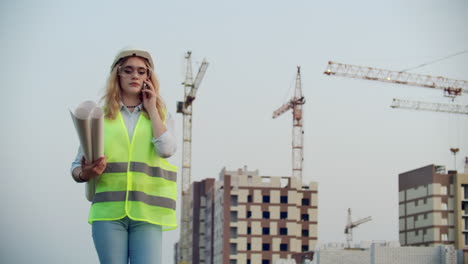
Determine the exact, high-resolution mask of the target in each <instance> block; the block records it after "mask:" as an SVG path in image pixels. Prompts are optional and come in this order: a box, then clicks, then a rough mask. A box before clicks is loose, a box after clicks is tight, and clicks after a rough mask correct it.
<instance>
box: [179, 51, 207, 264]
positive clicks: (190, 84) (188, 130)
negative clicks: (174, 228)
mask: <svg viewBox="0 0 468 264" xmlns="http://www.w3.org/2000/svg"><path fill="white" fill-rule="evenodd" d="M185 59H186V63H187V65H186V67H187V68H186V73H185V81H184V82H183V83H182V84H183V85H184V101H183V102H177V113H181V114H182V115H183V119H184V121H183V148H182V215H181V230H180V239H179V244H178V245H179V249H178V251H179V253H180V254H178V256H179V263H181V264H185V263H190V260H189V252H190V250H189V247H190V242H189V241H190V228H189V224H190V201H191V198H190V193H191V192H190V182H191V169H192V102H193V101H194V100H195V98H196V94H197V91H198V87H199V86H200V83H201V81H202V80H203V77H204V76H205V72H206V69H207V68H208V65H209V63H208V62H207V61H206V60H203V62H202V64H201V65H200V68H199V69H198V73H197V76H196V77H195V81H193V77H192V52H191V51H188V52H187V54H186V55H185Z"/></svg>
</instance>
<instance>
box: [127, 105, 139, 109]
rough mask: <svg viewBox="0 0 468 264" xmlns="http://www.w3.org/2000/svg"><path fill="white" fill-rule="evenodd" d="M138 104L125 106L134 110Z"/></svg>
mask: <svg viewBox="0 0 468 264" xmlns="http://www.w3.org/2000/svg"><path fill="white" fill-rule="evenodd" d="M139 105H140V104H137V105H126V107H127V108H135V107H137V106H139Z"/></svg>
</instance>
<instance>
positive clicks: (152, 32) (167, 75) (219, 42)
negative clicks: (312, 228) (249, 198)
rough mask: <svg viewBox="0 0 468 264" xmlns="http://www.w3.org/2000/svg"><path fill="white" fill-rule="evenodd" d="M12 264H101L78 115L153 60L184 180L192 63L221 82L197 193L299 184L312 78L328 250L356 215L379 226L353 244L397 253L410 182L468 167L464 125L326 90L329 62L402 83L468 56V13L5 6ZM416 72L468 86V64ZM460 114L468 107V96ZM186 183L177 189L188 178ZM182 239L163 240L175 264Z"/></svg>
mask: <svg viewBox="0 0 468 264" xmlns="http://www.w3.org/2000/svg"><path fill="white" fill-rule="evenodd" d="M0 12H1V14H0V43H1V49H0V57H1V58H2V61H3V63H2V64H1V65H0V73H1V76H2V78H1V79H2V91H4V93H6V96H5V95H4V96H3V97H2V98H4V100H5V101H4V104H3V107H4V110H5V113H4V114H3V115H1V117H0V122H1V124H2V128H3V129H2V131H1V133H2V134H1V139H2V141H1V142H2V143H1V144H2V145H1V152H0V153H1V159H0V160H1V169H2V171H3V182H2V186H3V190H2V192H0V199H1V201H2V203H1V205H0V209H1V211H2V220H1V225H0V232H1V234H2V239H1V240H0V262H2V263H98V261H97V256H96V253H95V250H94V245H93V242H92V238H91V229H90V226H89V224H88V223H87V216H88V209H89V203H88V202H87V201H86V200H85V197H84V186H83V185H80V184H76V183H75V182H73V180H72V179H71V176H70V172H69V170H70V164H71V162H72V160H73V159H74V157H75V155H76V151H77V148H78V144H79V143H78V138H77V136H76V132H75V130H74V127H73V124H72V121H71V119H70V116H69V113H68V109H69V108H73V107H75V106H76V105H78V104H79V103H80V102H82V101H84V100H88V99H91V100H95V101H97V100H99V98H100V96H102V92H103V86H104V83H105V80H106V78H107V74H108V72H109V67H110V63H111V62H112V60H113V58H114V56H115V54H116V53H117V51H118V50H120V49H121V48H122V47H124V46H127V45H134V46H139V47H144V48H147V49H148V50H149V51H150V52H151V53H152V55H153V58H154V60H155V65H156V69H155V70H156V73H157V74H158V76H159V78H160V81H161V89H162V94H163V96H164V98H165V100H166V103H167V106H168V110H169V111H170V112H171V113H172V114H173V115H174V116H175V117H176V124H177V130H178V138H179V140H178V142H179V151H178V153H177V154H176V155H174V156H173V157H172V158H170V161H171V162H172V163H174V164H175V165H177V166H180V164H181V154H182V153H181V151H180V150H181V144H182V137H181V134H182V117H181V116H180V115H179V114H176V113H175V109H176V107H175V106H176V101H180V100H182V99H183V86H182V85H181V82H182V81H183V80H184V67H185V66H184V54H185V52H186V51H187V50H191V51H192V52H193V60H194V72H196V71H197V69H198V67H199V65H200V62H201V61H202V60H203V58H206V59H207V60H208V61H209V62H210V66H209V68H208V71H207V73H206V75H205V79H204V80H203V82H202V84H201V87H200V89H199V92H198V97H197V99H196V101H195V102H194V110H193V112H194V116H193V146H192V147H193V148H192V149H193V157H192V158H193V160H192V166H193V170H192V180H202V179H204V178H207V177H212V178H217V177H218V174H219V172H220V171H221V169H222V168H223V167H226V169H227V170H236V169H237V168H241V167H243V166H244V165H247V166H248V169H249V170H256V169H258V170H259V172H260V175H265V176H289V175H290V174H291V131H292V116H291V113H290V112H287V113H285V114H283V116H281V117H280V118H278V119H274V120H273V119H272V118H271V114H272V112H273V111H274V110H275V109H277V108H278V107H279V106H281V105H282V104H283V103H284V102H286V101H287V100H288V99H290V97H291V95H292V92H293V88H294V79H295V73H296V66H297V65H300V66H302V80H303V93H304V95H305V97H306V104H305V107H304V130H305V135H304V141H305V145H304V173H303V174H304V180H305V181H307V182H310V181H316V182H318V184H319V209H318V211H319V223H318V229H319V230H318V231H319V234H318V239H319V242H320V243H326V242H344V241H345V236H344V234H343V230H344V225H345V223H346V215H347V211H346V210H347V208H349V207H350V208H352V209H353V214H354V216H353V218H355V219H357V218H361V217H366V216H369V215H370V216H372V218H373V220H372V221H371V222H369V223H366V224H364V225H362V226H360V227H359V228H358V229H356V231H355V232H354V238H355V240H356V241H361V240H366V241H369V240H393V241H395V240H398V174H399V173H402V172H406V171H409V170H412V169H416V168H419V167H422V166H426V165H429V164H440V165H446V166H447V168H448V169H453V166H454V159H453V155H452V154H451V153H450V151H449V148H451V147H458V148H460V153H459V154H458V156H457V161H456V163H457V169H458V170H463V157H465V156H468V139H467V136H466V135H467V131H468V122H467V121H468V119H467V117H466V116H461V115H458V116H457V115H453V114H445V113H433V112H418V111H409V110H399V109H392V108H390V107H389V105H390V104H391V101H392V99H393V98H402V99H411V100H421V101H431V102H444V103H450V102H451V101H450V99H447V98H444V97H443V94H442V92H441V91H439V90H434V89H427V88H418V87H411V86H404V85H396V84H388V83H382V82H372V81H364V80H358V79H350V78H343V77H330V76H326V75H324V74H323V71H324V70H325V67H326V65H327V62H328V61H329V60H333V61H337V62H343V63H349V64H356V65H363V66H373V67H379V68H384V69H391V70H402V69H406V68H410V67H413V66H417V65H420V64H422V63H425V62H428V61H433V60H436V59H439V58H443V57H445V56H448V55H450V54H454V53H457V52H460V51H464V50H467V49H468V33H467V32H468V31H467V30H466V29H467V28H468V16H467V15H466V14H468V2H467V1H462V0H460V1H456V0H454V1H435V0H429V1H428V0H418V1H405V0H395V1H375V0H367V1H365V0H357V1H245V0H239V1H229V2H228V1H52V0H45V1H21V0H20V1H13V0H7V1H1V3H0ZM411 72H414V73H421V74H430V75H437V76H445V77H449V78H454V79H461V80H467V79H468V53H464V54H462V55H459V56H455V57H452V58H449V59H446V60H442V61H440V62H437V63H434V64H431V65H428V66H426V67H421V68H418V69H415V70H413V71H411ZM454 103H457V104H464V105H466V104H468V96H467V94H464V95H463V96H462V97H461V98H457V99H456V100H455V102H454ZM179 179H180V177H179ZM178 237H179V231H178V230H176V231H170V232H167V233H165V235H164V239H165V242H164V249H163V252H164V256H163V258H164V260H165V262H164V263H172V258H173V244H174V243H175V242H176V241H177V239H178Z"/></svg>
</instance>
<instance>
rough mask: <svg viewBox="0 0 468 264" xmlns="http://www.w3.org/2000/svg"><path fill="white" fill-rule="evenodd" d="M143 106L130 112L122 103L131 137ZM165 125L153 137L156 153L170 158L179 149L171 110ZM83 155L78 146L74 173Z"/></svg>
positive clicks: (123, 113) (121, 108)
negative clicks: (163, 130)
mask: <svg viewBox="0 0 468 264" xmlns="http://www.w3.org/2000/svg"><path fill="white" fill-rule="evenodd" d="M142 108H143V105H142V104H140V105H138V106H137V107H135V109H134V110H133V112H130V111H129V110H128V108H127V107H126V106H125V105H124V104H121V107H120V114H121V115H122V119H123V121H124V123H125V126H126V127H127V133H128V136H129V138H130V139H131V138H132V137H133V132H134V130H135V126H136V124H137V122H138V119H139V118H140V114H141V111H142ZM165 125H166V129H167V131H166V132H164V133H163V134H162V135H161V136H159V137H158V138H154V137H153V140H152V142H153V144H154V148H155V149H156V153H157V154H158V155H159V156H160V157H162V158H168V157H170V156H172V155H174V153H175V152H176V149H177V144H176V139H175V124H174V119H173V118H172V116H171V114H170V113H169V112H168V113H167V117H166V123H165ZM81 157H83V151H82V149H81V147H80V148H78V153H77V154H76V157H75V160H74V161H73V162H72V165H71V172H72V173H73V170H74V169H75V168H77V167H80V166H81Z"/></svg>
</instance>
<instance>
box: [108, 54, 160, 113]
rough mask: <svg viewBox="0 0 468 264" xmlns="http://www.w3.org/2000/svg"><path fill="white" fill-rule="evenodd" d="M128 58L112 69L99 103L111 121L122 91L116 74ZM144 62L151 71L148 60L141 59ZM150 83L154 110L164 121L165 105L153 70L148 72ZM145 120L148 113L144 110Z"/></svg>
mask: <svg viewBox="0 0 468 264" xmlns="http://www.w3.org/2000/svg"><path fill="white" fill-rule="evenodd" d="M128 58H130V57H126V58H123V59H122V60H120V61H119V62H118V63H116V65H115V66H114V68H113V69H112V71H111V73H110V76H109V78H108V79H107V83H106V91H105V93H104V96H103V97H102V98H101V101H104V113H105V117H106V118H108V119H111V120H114V119H115V118H116V117H117V114H118V113H119V111H120V102H121V101H122V95H121V94H122V91H121V88H120V82H119V75H118V73H117V69H118V68H119V66H121V65H122V64H124V63H125V62H126V61H127V60H128ZM142 59H143V60H144V61H145V64H146V66H147V67H148V68H149V69H151V67H150V64H149V62H148V60H146V59H144V58H142ZM150 82H151V84H152V85H153V87H154V92H155V93H156V109H157V110H158V113H159V116H160V117H161V120H163V121H164V120H165V119H166V104H165V103H164V100H163V99H162V97H161V95H160V94H159V81H158V79H157V77H156V74H155V73H154V71H153V69H151V70H150ZM143 114H144V115H145V116H146V118H148V113H147V112H146V109H144V113H143Z"/></svg>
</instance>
